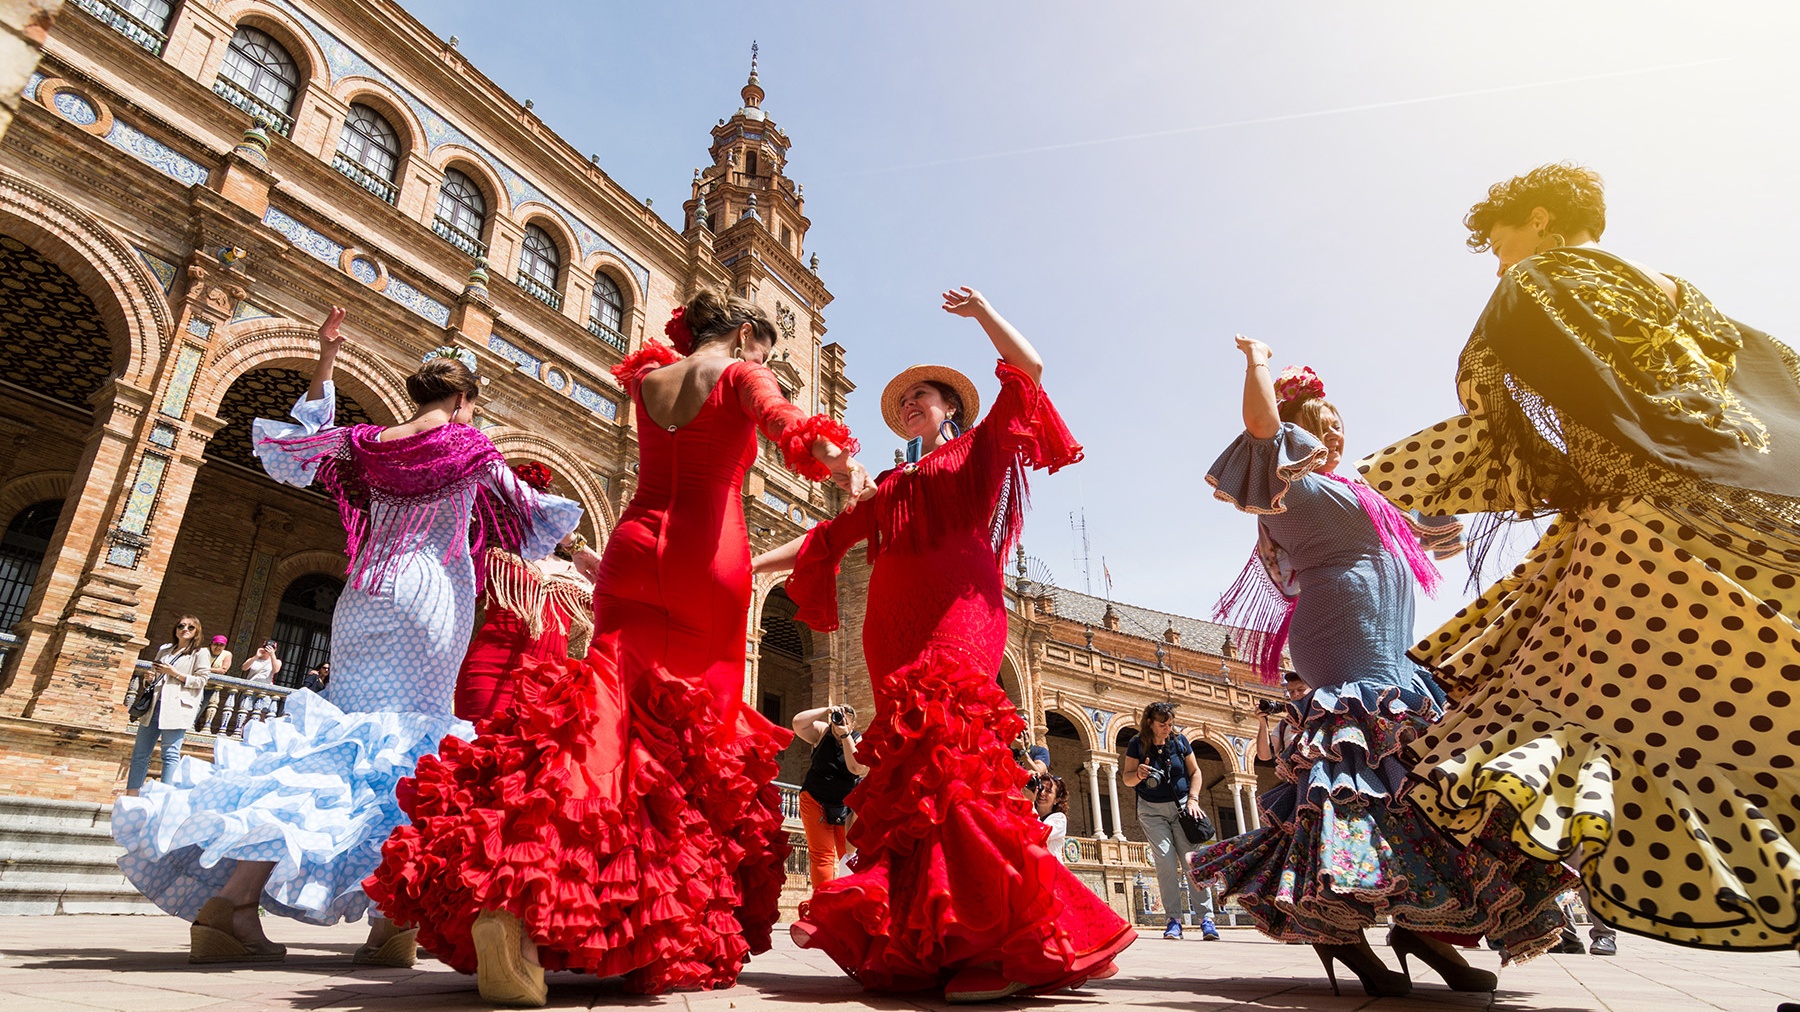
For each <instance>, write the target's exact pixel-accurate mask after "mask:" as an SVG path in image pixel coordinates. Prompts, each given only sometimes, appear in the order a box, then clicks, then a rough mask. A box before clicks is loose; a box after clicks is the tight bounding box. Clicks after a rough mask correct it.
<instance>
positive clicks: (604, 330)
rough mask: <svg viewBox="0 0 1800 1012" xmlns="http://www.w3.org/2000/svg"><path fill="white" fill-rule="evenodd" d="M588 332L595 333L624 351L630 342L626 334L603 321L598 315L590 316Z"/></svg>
mask: <svg viewBox="0 0 1800 1012" xmlns="http://www.w3.org/2000/svg"><path fill="white" fill-rule="evenodd" d="M588 333H590V334H592V335H594V336H595V337H597V338H599V339H600V340H602V341H605V342H606V343H607V344H610V345H612V346H613V347H614V348H617V349H618V350H620V351H624V350H625V349H626V347H627V346H628V344H627V342H626V340H625V335H624V334H621V333H619V332H618V331H616V330H614V329H612V328H611V327H608V326H607V325H606V324H604V323H601V322H600V320H599V319H598V318H597V317H592V316H590V317H588Z"/></svg>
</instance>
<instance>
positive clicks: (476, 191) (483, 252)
mask: <svg viewBox="0 0 1800 1012" xmlns="http://www.w3.org/2000/svg"><path fill="white" fill-rule="evenodd" d="M486 223H487V198H485V197H483V196H482V195H481V188H480V187H478V186H476V185H475V180H473V179H470V178H469V177H468V176H467V175H465V174H463V173H461V172H458V171H456V170H455V169H451V170H449V171H448V172H445V173H444V185H443V186H442V187H441V188H440V189H439V190H438V202H437V220H436V221H434V222H432V228H433V230H435V231H436V232H437V234H438V235H441V236H443V237H444V238H445V239H448V240H449V241H450V243H451V245H454V246H456V247H457V248H459V249H461V250H462V251H463V252H464V253H467V254H469V255H470V256H472V257H480V256H487V244H486V243H483V242H482V241H481V229H482V227H483V226H484V225H485V224H486Z"/></svg>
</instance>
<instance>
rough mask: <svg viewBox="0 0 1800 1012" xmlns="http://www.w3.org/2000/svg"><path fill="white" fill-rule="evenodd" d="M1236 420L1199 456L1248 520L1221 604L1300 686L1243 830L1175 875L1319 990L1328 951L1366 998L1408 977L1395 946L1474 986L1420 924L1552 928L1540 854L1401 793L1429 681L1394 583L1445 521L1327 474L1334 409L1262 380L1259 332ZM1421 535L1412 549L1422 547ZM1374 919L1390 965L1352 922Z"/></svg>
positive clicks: (1420, 579) (1527, 932)
mask: <svg viewBox="0 0 1800 1012" xmlns="http://www.w3.org/2000/svg"><path fill="white" fill-rule="evenodd" d="M1237 346H1238V349H1239V350H1240V351H1242V352H1243V354H1244V360H1245V366H1246V368H1245V373H1244V430H1245V431H1244V432H1243V434H1242V435H1240V436H1238V438H1237V439H1236V440H1234V441H1233V442H1232V444H1231V445H1230V446H1229V447H1227V448H1226V450H1225V452H1224V453H1223V454H1221V455H1220V456H1219V459H1218V460H1217V461H1215V462H1214V463H1213V465H1212V468H1211V470H1209V471H1208V472H1207V476H1206V480H1207V482H1208V483H1210V484H1211V485H1212V486H1213V489H1214V494H1215V495H1216V496H1217V497H1218V498H1220V499H1222V500H1224V501H1226V502H1228V503H1231V504H1232V505H1233V506H1236V507H1237V508H1238V509H1240V510H1242V511H1244V512H1246V513H1251V514H1254V515H1255V516H1256V518H1257V553H1256V556H1255V557H1253V558H1252V559H1251V560H1250V564H1249V566H1247V567H1246V568H1245V570H1244V575H1243V576H1241V577H1239V579H1238V582H1237V584H1236V585H1235V586H1233V588H1232V589H1231V591H1229V592H1228V593H1227V596H1226V600H1225V602H1223V603H1222V604H1221V611H1222V612H1229V613H1231V614H1232V616H1233V617H1234V618H1235V619H1236V622H1235V623H1234V624H1239V625H1242V626H1245V627H1246V628H1245V635H1244V643H1245V646H1246V647H1247V648H1248V651H1249V653H1250V654H1251V655H1252V656H1253V657H1255V658H1256V661H1255V664H1256V667H1257V670H1258V672H1259V673H1260V674H1262V676H1263V677H1264V678H1265V679H1267V680H1268V681H1270V682H1274V681H1275V680H1276V679H1277V678H1278V677H1279V668H1280V662H1281V655H1282V649H1283V647H1284V646H1285V647H1286V648H1288V650H1289V652H1290V654H1291V657H1292V660H1293V666H1294V669H1295V671H1297V672H1298V673H1299V675H1300V677H1301V678H1302V679H1303V680H1304V681H1305V682H1306V684H1307V685H1308V686H1310V688H1311V691H1310V692H1309V693H1308V694H1306V695H1304V696H1301V697H1300V698H1299V699H1297V700H1295V701H1294V702H1292V703H1290V704H1289V706H1288V712H1287V717H1286V719H1287V720H1288V721H1290V722H1291V723H1292V725H1293V726H1294V728H1295V730H1294V732H1293V734H1292V735H1291V736H1290V737H1291V740H1290V743H1289V746H1288V747H1287V748H1286V749H1284V750H1283V751H1282V753H1281V754H1280V755H1279V756H1277V757H1276V763H1277V766H1276V770H1277V773H1278V775H1279V776H1280V778H1281V780H1282V783H1281V785H1280V786H1278V787H1276V788H1274V789H1273V790H1271V791H1269V792H1267V793H1265V794H1264V795H1263V796H1262V798H1261V799H1260V801H1259V804H1260V805H1261V810H1262V812H1263V828H1261V829H1259V830H1256V831H1254V832H1250V833H1244V834H1241V835H1238V836H1234V837H1232V838H1231V839H1229V840H1226V841H1222V842H1220V843H1216V844H1213V845H1212V846H1209V847H1205V848H1203V849H1201V850H1199V851H1197V852H1196V853H1195V854H1194V855H1193V856H1192V858H1191V862H1192V866H1191V867H1192V874H1193V879H1194V882H1195V883H1196V884H1197V885H1199V886H1201V887H1205V886H1206V885H1208V884H1211V883H1213V882H1218V883H1219V884H1220V886H1221V891H1222V892H1223V893H1227V894H1234V895H1236V896H1237V897H1238V900H1239V902H1240V903H1241V904H1243V906H1244V909H1245V910H1247V911H1248V912H1249V913H1250V915H1251V916H1252V917H1253V918H1254V919H1255V920H1256V926H1257V927H1258V928H1259V929H1261V930H1262V931H1263V933H1265V934H1267V935H1270V936H1272V937H1274V938H1277V939H1281V940H1283V941H1299V942H1308V943H1311V944H1312V946H1313V947H1314V949H1315V950H1316V951H1317V952H1318V954H1319V960H1320V962H1322V963H1323V964H1324V965H1325V973H1326V976H1327V977H1328V978H1329V979H1330V980H1331V986H1332V990H1333V991H1334V992H1335V991H1337V973H1336V970H1335V965H1334V964H1335V963H1337V962H1341V963H1343V964H1344V965H1345V966H1347V967H1349V968H1350V970H1351V972H1353V973H1355V974H1356V976H1357V977H1358V978H1359V979H1360V980H1361V981H1362V985H1363V989H1364V990H1366V991H1367V992H1368V993H1369V994H1371V995H1376V996H1398V995H1404V994H1407V993H1408V992H1410V991H1411V990H1412V981H1411V979H1410V977H1409V976H1408V974H1407V973H1406V972H1405V971H1406V965H1407V964H1406V960H1407V957H1409V956H1413V957H1417V958H1418V959H1420V960H1421V961H1422V962H1424V963H1425V964H1426V965H1428V966H1430V967H1431V968H1432V969H1433V970H1435V971H1437V973H1438V974H1439V975H1440V976H1442V977H1443V979H1444V981H1445V983H1447V984H1449V985H1450V987H1451V989H1453V990H1457V991H1492V990H1493V989H1494V987H1495V983H1496V978H1495V976H1494V974H1492V973H1490V972H1488V971H1486V970H1479V969H1475V968H1473V967H1470V966H1469V965H1468V964H1467V963H1466V962H1465V961H1464V960H1463V958H1462V956H1461V955H1460V954H1459V953H1458V952H1457V951H1456V950H1455V949H1454V948H1453V947H1451V946H1450V945H1449V944H1447V943H1446V942H1445V941H1444V940H1442V939H1439V938H1434V937H1432V933H1438V932H1450V933H1454V934H1457V935H1462V936H1470V937H1468V938H1467V940H1468V941H1474V940H1475V939H1477V938H1479V937H1480V936H1481V935H1484V934H1485V935H1488V936H1490V937H1492V938H1496V939H1499V940H1500V941H1501V942H1502V943H1503V945H1504V946H1505V947H1506V949H1507V952H1508V954H1509V956H1510V957H1511V958H1525V957H1529V956H1532V955H1536V954H1537V953H1539V952H1543V951H1545V950H1547V949H1549V948H1550V947H1551V946H1552V945H1553V944H1555V943H1556V941H1557V940H1558V938H1559V936H1560V930H1561V927H1562V913H1561V908H1560V907H1558V906H1557V903H1556V897H1557V895H1558V894H1559V893H1561V892H1562V891H1563V890H1564V889H1566V888H1568V887H1569V885H1570V884H1571V882H1570V881H1569V877H1568V876H1567V874H1566V873H1563V872H1562V869H1561V868H1560V867H1559V866H1551V865H1544V864H1541V863H1539V862H1535V861H1530V860H1526V859H1525V858H1523V857H1522V856H1519V855H1517V854H1514V855H1512V857H1511V859H1510V861H1508V862H1503V861H1501V860H1498V859H1495V858H1493V857H1491V856H1489V855H1488V854H1487V853H1486V852H1485V851H1483V850H1481V849H1480V848H1479V847H1470V848H1464V847H1461V846H1456V845H1454V844H1452V843H1451V842H1450V840H1449V839H1448V838H1446V837H1445V836H1443V835H1442V834H1440V833H1439V832H1438V831H1437V829H1436V828H1435V827H1434V826H1432V825H1431V824H1430V823H1429V822H1427V821H1426V820H1425V819H1424V818H1423V817H1422V816H1421V815H1420V813H1419V812H1418V811H1417V810H1416V809H1414V808H1413V807H1411V806H1410V805H1408V804H1407V803H1406V802H1405V801H1404V800H1403V799H1402V792H1403V790H1404V787H1405V784H1406V777H1407V765H1406V763H1405V762H1404V761H1403V757H1402V752H1403V750H1404V748H1405V747H1406V744H1407V742H1409V741H1411V740H1412V739H1413V738H1415V737H1417V736H1418V735H1419V734H1421V733H1423V732H1424V731H1425V730H1426V728H1427V727H1429V726H1430V724H1431V723H1432V722H1433V721H1434V720H1436V719H1437V718H1438V716H1439V714H1440V713H1441V712H1442V706H1443V702H1444V695H1443V692H1442V691H1441V690H1439V688H1438V687H1437V685H1436V684H1435V683H1434V682H1433V681H1432V679H1431V676H1430V674H1429V673H1428V672H1426V671H1424V670H1423V669H1421V668H1420V667H1419V666H1418V665H1417V664H1415V663H1413V662H1412V661H1411V660H1410V659H1409V658H1408V657H1407V656H1406V648H1407V645H1408V644H1409V642H1410V640H1411V636H1412V623H1413V585H1414V584H1415V583H1417V584H1420V585H1422V586H1424V587H1425V588H1426V589H1427V590H1432V589H1434V588H1435V587H1436V586H1437V584H1438V582H1439V579H1440V577H1439V575H1438V572H1437V569H1436V567H1435V566H1434V565H1433V563H1432V560H1431V559H1430V558H1429V557H1428V551H1429V552H1430V553H1432V554H1437V555H1438V556H1439V557H1445V556H1448V555H1454V554H1455V553H1457V552H1458V551H1460V550H1461V547H1462V546H1461V541H1460V535H1461V530H1460V528H1459V527H1458V526H1456V525H1454V524H1451V525H1449V526H1447V527H1439V528H1429V529H1428V528H1423V527H1420V526H1417V525H1415V524H1413V523H1412V522H1411V521H1410V520H1409V518H1408V517H1407V516H1406V515H1405V514H1403V513H1401V512H1400V511H1399V510H1397V509H1395V508H1394V507H1393V506H1391V505H1389V504H1388V503H1387V502H1386V501H1385V500H1383V499H1382V498H1381V497H1380V496H1379V495H1377V494H1376V493H1375V491H1374V490H1373V489H1371V488H1369V487H1368V486H1366V485H1364V484H1362V483H1361V482H1360V481H1357V480H1354V479H1350V478H1344V477H1341V476H1339V475H1338V474H1337V473H1336V472H1337V467H1338V464H1339V461H1340V458H1341V456H1342V454H1343V450H1344V427H1343V420H1342V418H1341V416H1340V415H1339V414H1338V412H1337V409H1336V408H1335V407H1333V406H1332V404H1331V402H1330V401H1327V400H1326V399H1325V386H1324V384H1323V383H1322V382H1321V381H1320V380H1319V378H1318V377H1317V376H1316V375H1315V374H1314V373H1313V371H1312V370H1311V369H1306V368H1301V369H1288V370H1285V371H1284V372H1283V373H1282V375H1281V377H1280V379H1279V380H1274V379H1272V378H1271V377H1270V376H1269V348H1268V346H1267V345H1265V344H1263V343H1262V342H1260V341H1255V340H1251V339H1250V338H1247V337H1239V338H1238V339H1237ZM1422 541H1424V542H1428V543H1429V545H1430V549H1429V550H1428V549H1427V547H1426V546H1425V544H1422V543H1421V542H1422ZM1389 917H1391V918H1392V919H1393V923H1394V929H1393V931H1392V933H1391V934H1390V935H1389V936H1388V944H1389V945H1391V946H1392V947H1393V948H1394V949H1395V950H1396V951H1397V952H1399V954H1400V959H1401V967H1402V969H1401V971H1400V972H1395V971H1393V970H1389V969H1387V968H1386V967H1384V966H1383V965H1382V964H1381V961H1380V960H1379V959H1378V958H1376V956H1375V954H1374V953H1373V952H1372V951H1371V950H1370V949H1369V946H1368V943H1367V942H1366V941H1365V940H1364V937H1363V932H1364V930H1365V929H1367V928H1369V927H1370V926H1372V925H1375V924H1378V923H1381V922H1382V921H1384V920H1386V919H1387V918H1389Z"/></svg>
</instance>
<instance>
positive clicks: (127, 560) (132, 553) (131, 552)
mask: <svg viewBox="0 0 1800 1012" xmlns="http://www.w3.org/2000/svg"><path fill="white" fill-rule="evenodd" d="M137 560H138V550H137V549H136V548H133V547H132V546H130V545H119V544H115V545H112V546H110V547H109V548H107V550H106V561H107V564H108V565H113V566H124V567H125V568H126V569H136V568H137Z"/></svg>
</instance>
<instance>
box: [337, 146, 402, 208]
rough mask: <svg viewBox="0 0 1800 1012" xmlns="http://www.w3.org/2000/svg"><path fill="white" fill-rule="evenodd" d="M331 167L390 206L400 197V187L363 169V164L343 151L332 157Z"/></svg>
mask: <svg viewBox="0 0 1800 1012" xmlns="http://www.w3.org/2000/svg"><path fill="white" fill-rule="evenodd" d="M331 167H332V168H334V169H336V170H338V171H339V172H341V173H343V174H344V178H345V179H348V180H350V181H351V182H352V183H355V184H356V185H358V186H360V187H362V188H363V189H365V190H367V191H369V192H370V193H373V194H374V195H375V196H377V197H380V198H381V199H382V200H385V201H387V202H388V203H390V204H392V203H393V202H394V199H395V198H396V197H398V196H399V195H400V188H399V187H398V186H395V185H394V184H393V183H392V182H390V181H388V180H386V179H383V178H381V177H380V176H377V175H376V174H375V173H373V172H370V171H369V170H368V169H365V168H363V167H362V165H361V163H359V162H357V161H355V160H354V159H352V158H351V157H350V156H349V155H346V154H344V153H343V152H342V151H340V152H338V153H337V154H336V155H334V156H333V157H332V159H331Z"/></svg>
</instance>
